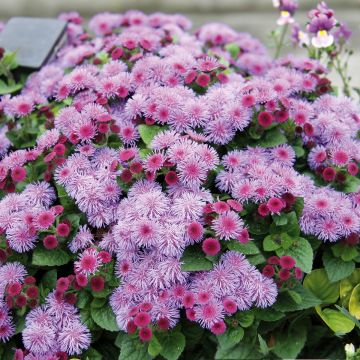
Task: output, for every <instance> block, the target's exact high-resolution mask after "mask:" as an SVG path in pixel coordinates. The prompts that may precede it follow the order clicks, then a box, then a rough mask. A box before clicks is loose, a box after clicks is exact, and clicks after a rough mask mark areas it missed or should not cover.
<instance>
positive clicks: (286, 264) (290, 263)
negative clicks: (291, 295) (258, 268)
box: [279, 255, 295, 270]
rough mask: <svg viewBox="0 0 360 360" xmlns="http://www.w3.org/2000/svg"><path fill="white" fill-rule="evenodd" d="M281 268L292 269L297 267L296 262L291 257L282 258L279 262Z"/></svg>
mask: <svg viewBox="0 0 360 360" xmlns="http://www.w3.org/2000/svg"><path fill="white" fill-rule="evenodd" d="M279 263H280V266H281V267H282V268H283V269H287V270H289V269H292V268H293V267H294V266H295V260H294V258H292V257H291V256H287V255H285V256H282V257H281V258H280V260H279Z"/></svg>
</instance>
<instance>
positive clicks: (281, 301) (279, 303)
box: [264, 285, 322, 320]
mask: <svg viewBox="0 0 360 360" xmlns="http://www.w3.org/2000/svg"><path fill="white" fill-rule="evenodd" d="M292 290H293V291H296V292H297V293H298V294H299V295H300V296H301V299H302V301H301V303H299V304H298V303H296V302H295V301H294V299H293V297H291V295H290V294H289V293H288V292H287V291H286V292H281V293H280V294H279V295H278V298H277V300H276V303H275V304H274V305H273V308H274V309H275V310H278V311H283V312H288V311H297V310H303V309H308V308H311V307H314V306H316V305H319V304H321V302H322V301H321V300H320V299H318V298H317V297H316V296H314V294H313V293H312V292H310V291H309V290H307V289H306V288H304V287H302V286H301V285H299V286H297V287H294V288H293V289H292ZM264 320H265V319H264Z"/></svg>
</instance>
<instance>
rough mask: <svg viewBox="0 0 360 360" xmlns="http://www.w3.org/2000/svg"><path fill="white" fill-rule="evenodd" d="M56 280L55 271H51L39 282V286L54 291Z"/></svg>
mask: <svg viewBox="0 0 360 360" xmlns="http://www.w3.org/2000/svg"><path fill="white" fill-rule="evenodd" d="M56 280H57V270H56V269H52V270H49V271H47V272H46V273H45V274H44V275H43V277H42V279H41V281H40V284H41V285H42V286H43V287H44V288H45V289H54V288H55V287H56Z"/></svg>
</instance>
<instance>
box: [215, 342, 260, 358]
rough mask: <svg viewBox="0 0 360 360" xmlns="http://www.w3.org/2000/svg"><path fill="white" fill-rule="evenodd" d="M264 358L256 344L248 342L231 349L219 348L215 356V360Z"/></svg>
mask: <svg viewBox="0 0 360 360" xmlns="http://www.w3.org/2000/svg"><path fill="white" fill-rule="evenodd" d="M262 358H263V356H262V354H260V353H259V352H258V351H257V349H256V348H255V346H254V344H252V342H251V341H248V340H247V341H242V342H241V343H239V344H237V345H235V346H234V347H231V348H229V349H226V348H222V347H220V346H219V347H218V349H217V351H216V354H215V360H245V359H246V360H249V359H251V360H255V359H262Z"/></svg>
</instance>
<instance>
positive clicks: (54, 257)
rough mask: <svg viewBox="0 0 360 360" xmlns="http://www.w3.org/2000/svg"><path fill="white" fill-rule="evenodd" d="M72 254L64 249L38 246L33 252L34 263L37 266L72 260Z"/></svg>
mask: <svg viewBox="0 0 360 360" xmlns="http://www.w3.org/2000/svg"><path fill="white" fill-rule="evenodd" d="M70 259H71V258H70V255H69V254H68V253H67V252H66V251H65V250H63V249H60V248H56V249H53V250H47V249H45V248H43V247H37V248H36V249H35V250H34V252H33V257H32V264H33V265H37V266H60V265H65V264H67V263H68V262H69V261H70Z"/></svg>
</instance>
